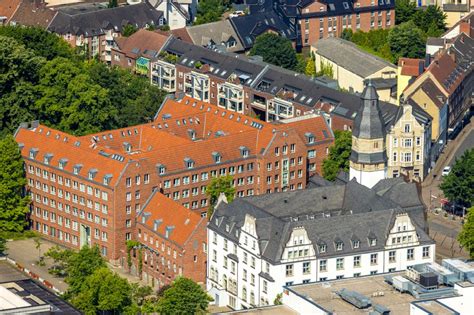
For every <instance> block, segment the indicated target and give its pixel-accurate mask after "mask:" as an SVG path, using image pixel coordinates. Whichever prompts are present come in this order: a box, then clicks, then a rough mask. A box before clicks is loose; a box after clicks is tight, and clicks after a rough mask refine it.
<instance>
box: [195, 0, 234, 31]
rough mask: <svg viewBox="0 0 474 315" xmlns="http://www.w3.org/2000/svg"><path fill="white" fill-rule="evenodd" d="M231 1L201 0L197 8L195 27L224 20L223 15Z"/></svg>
mask: <svg viewBox="0 0 474 315" xmlns="http://www.w3.org/2000/svg"><path fill="white" fill-rule="evenodd" d="M229 4H230V2H229V1H226V2H224V1H223V0H201V1H199V4H198V8H197V15H196V20H195V21H194V23H193V24H194V25H200V24H206V23H211V22H217V21H219V20H220V19H221V18H222V14H223V13H224V11H225V10H226V9H227V8H228V5H229Z"/></svg>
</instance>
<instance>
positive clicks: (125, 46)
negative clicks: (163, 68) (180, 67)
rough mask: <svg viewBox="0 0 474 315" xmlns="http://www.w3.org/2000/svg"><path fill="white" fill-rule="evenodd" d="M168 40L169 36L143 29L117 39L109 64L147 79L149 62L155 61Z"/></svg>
mask: <svg viewBox="0 0 474 315" xmlns="http://www.w3.org/2000/svg"><path fill="white" fill-rule="evenodd" d="M170 38H171V37H170V36H169V35H164V34H163V33H160V32H153V31H147V30H145V29H141V30H138V31H137V32H136V33H134V34H132V35H131V36H129V37H118V38H116V39H115V45H113V47H112V49H111V53H112V58H111V62H110V63H111V65H114V66H115V65H117V66H120V67H122V68H126V69H130V70H132V71H134V72H135V73H137V74H140V75H143V76H146V77H149V76H150V71H151V69H150V63H151V61H154V60H156V59H157V57H158V55H159V53H160V50H161V48H162V47H163V46H164V45H165V44H166V42H167V41H168V40H170Z"/></svg>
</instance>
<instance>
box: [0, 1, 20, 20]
mask: <svg viewBox="0 0 474 315" xmlns="http://www.w3.org/2000/svg"><path fill="white" fill-rule="evenodd" d="M20 1H21V0H2V1H0V16H5V17H6V18H7V22H8V21H9V20H10V18H11V17H12V15H13V14H14V13H15V11H16V9H18V7H19V5H20Z"/></svg>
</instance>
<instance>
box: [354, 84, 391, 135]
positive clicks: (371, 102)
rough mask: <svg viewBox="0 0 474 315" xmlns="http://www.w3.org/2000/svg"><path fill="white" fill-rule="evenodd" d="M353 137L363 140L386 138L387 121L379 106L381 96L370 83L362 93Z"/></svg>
mask: <svg viewBox="0 0 474 315" xmlns="http://www.w3.org/2000/svg"><path fill="white" fill-rule="evenodd" d="M352 135H353V136H355V137H357V138H361V139H380V138H384V137H385V121H384V119H383V116H382V111H381V110H380V106H379V96H378V95H377V91H376V90H375V87H374V86H373V85H372V83H371V82H370V81H369V83H368V84H367V85H366V87H365V88H364V91H363V92H362V95H361V106H360V108H359V111H358V113H357V116H356V117H355V120H354V125H353V127H352Z"/></svg>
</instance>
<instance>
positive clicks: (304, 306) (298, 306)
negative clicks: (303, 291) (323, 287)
mask: <svg viewBox="0 0 474 315" xmlns="http://www.w3.org/2000/svg"><path fill="white" fill-rule="evenodd" d="M283 304H284V305H287V306H288V307H290V308H292V309H293V310H295V311H296V312H298V313H300V314H313V315H326V314H331V313H330V312H327V311H326V310H324V309H323V308H321V307H319V306H318V305H317V304H316V303H315V302H312V301H309V300H308V299H306V298H304V297H303V296H301V295H299V294H298V293H296V292H295V291H293V290H291V289H288V288H285V289H284V290H283Z"/></svg>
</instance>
